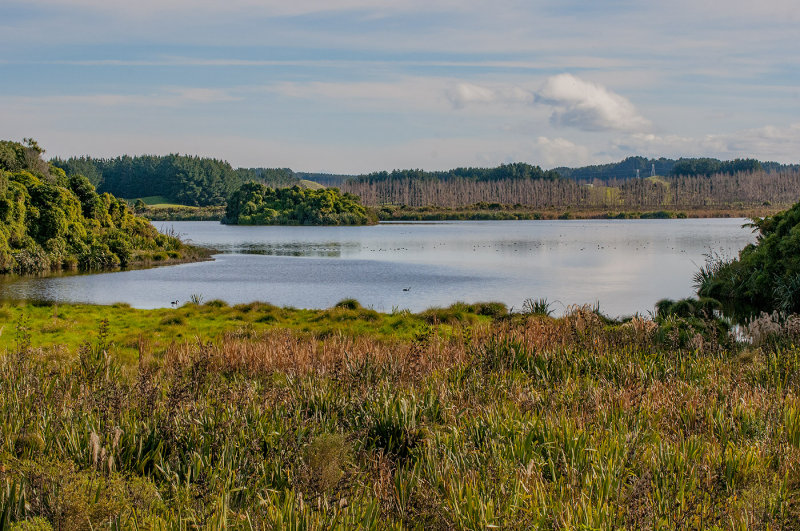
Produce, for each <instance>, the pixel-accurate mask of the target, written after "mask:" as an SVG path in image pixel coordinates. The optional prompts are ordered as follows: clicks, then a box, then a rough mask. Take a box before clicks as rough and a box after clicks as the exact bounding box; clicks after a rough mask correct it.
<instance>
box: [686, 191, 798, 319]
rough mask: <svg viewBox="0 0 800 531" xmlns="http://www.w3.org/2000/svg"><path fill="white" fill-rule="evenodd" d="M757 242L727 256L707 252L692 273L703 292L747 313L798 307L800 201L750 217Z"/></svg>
mask: <svg viewBox="0 0 800 531" xmlns="http://www.w3.org/2000/svg"><path fill="white" fill-rule="evenodd" d="M753 226H754V227H755V228H756V229H757V230H758V231H759V235H758V241H757V242H756V243H755V244H751V245H748V246H747V247H745V248H744V249H742V251H741V252H740V253H739V258H738V259H734V260H730V261H726V260H724V259H722V258H721V257H719V256H710V257H709V260H708V262H707V263H706V265H705V266H704V267H703V268H702V269H701V270H700V271H699V272H698V273H697V274H696V276H695V285H696V287H697V293H698V294H699V295H700V296H701V297H712V298H714V299H717V300H719V301H721V302H722V303H723V304H725V305H726V306H729V307H731V308H735V309H737V310H738V311H739V312H743V311H747V312H748V313H757V312H761V311H764V312H768V313H770V312H772V311H774V310H778V311H781V312H785V313H799V312H800V203H797V204H796V205H794V206H793V207H792V208H790V209H789V210H786V211H784V212H780V213H778V214H776V215H774V216H772V217H766V218H763V219H755V220H753Z"/></svg>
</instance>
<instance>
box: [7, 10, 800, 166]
mask: <svg viewBox="0 0 800 531" xmlns="http://www.w3.org/2000/svg"><path fill="white" fill-rule="evenodd" d="M798 27H800V10H798V9H797V7H796V0H792V1H786V0H761V1H759V2H752V1H749V0H748V1H744V0H727V1H726V2H719V1H714V2H711V1H705V0H692V1H689V0H669V1H664V0H661V1H651V0H604V1H601V0H592V1H589V0H586V1H579V0H562V1H540V0H493V1H483V0H424V1H423V0H391V1H389V0H380V1H377V0H327V1H326V0H294V1H292V2H289V1H287V0H280V1H277V0H224V1H223V0H137V1H132V0H0V139H10V140H21V139H22V138H24V137H32V138H35V139H36V140H37V141H38V142H39V144H40V145H41V146H42V147H44V148H45V149H46V150H47V155H49V156H59V157H68V156H72V155H91V156H96V157H114V156H118V155H122V154H130V155H136V154H145V153H147V154H167V153H185V154H191V155H201V156H210V157H215V158H219V159H224V160H227V161H229V162H230V163H231V164H232V165H233V166H234V167H241V166H243V167H257V166H262V167H289V168H292V169H294V170H295V171H310V172H328V173H364V172H370V171H376V170H391V169H395V168H422V169H427V170H441V169H449V168H454V167H461V166H496V165H498V164H501V163H509V162H517V161H521V162H528V163H531V164H535V165H540V166H542V167H543V168H552V167H557V166H580V165H586V164H598V163H606V162H613V161H618V160H621V159H623V158H625V157H627V156H631V155H641V156H645V157H662V156H663V157H670V158H675V157H681V156H685V157H697V156H710V157H718V158H721V159H733V158H746V157H755V158H758V159H761V160H775V161H779V162H784V163H798V162H800V39H798V38H797V35H798V30H797V28H798Z"/></svg>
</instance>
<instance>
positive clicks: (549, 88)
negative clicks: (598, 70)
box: [536, 74, 650, 131]
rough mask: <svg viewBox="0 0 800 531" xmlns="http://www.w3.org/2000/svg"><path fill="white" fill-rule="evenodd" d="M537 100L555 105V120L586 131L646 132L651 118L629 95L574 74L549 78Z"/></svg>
mask: <svg viewBox="0 0 800 531" xmlns="http://www.w3.org/2000/svg"><path fill="white" fill-rule="evenodd" d="M536 101H537V102H538V103H542V104H544V105H549V106H552V107H554V108H555V110H554V111H553V114H552V115H551V118H550V120H551V123H552V124H553V125H556V126H566V127H576V128H578V129H583V130H584V131H606V130H619V131H642V130H645V129H647V128H649V127H650V121H649V120H647V119H646V118H644V117H643V116H642V115H641V114H639V112H638V111H637V110H636V107H634V105H633V104H632V103H631V102H630V101H628V100H627V99H626V98H624V97H622V96H620V95H619V94H615V93H614V92H611V91H610V90H608V89H607V88H605V87H603V86H601V85H598V84H595V83H590V82H588V81H584V80H582V79H580V78H578V77H575V76H573V75H571V74H559V75H557V76H553V77H550V78H548V79H547V81H545V83H544V85H543V86H542V88H541V89H540V90H539V92H538V93H537V94H536Z"/></svg>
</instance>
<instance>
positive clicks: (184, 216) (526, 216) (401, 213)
mask: <svg viewBox="0 0 800 531" xmlns="http://www.w3.org/2000/svg"><path fill="white" fill-rule="evenodd" d="M186 208H187V209H189V208H197V207H186ZM370 208H373V209H374V210H375V211H376V212H377V214H378V218H379V220H380V221H381V222H386V221H388V222H392V221H517V220H518V221H530V220H569V219H686V218H688V219H712V218H715V219H725V218H746V219H752V218H756V217H757V218H763V217H767V216H772V215H775V214H777V213H778V212H780V211H782V210H785V209H786V208H788V206H787V205H777V206H773V205H770V206H759V207H755V206H754V207H747V208H715V207H685V208H678V209H674V210H673V209H669V207H662V208H652V209H631V210H620V209H599V208H569V207H564V208H552V209H547V210H528V209H524V208H522V209H520V208H513V207H508V206H502V207H501V208H497V209H473V208H469V207H464V208H449V207H430V206H425V207H406V208H401V207H395V208H388V207H370ZM140 215H142V216H143V217H145V218H146V219H147V220H149V221H150V222H158V221H221V220H222V216H221V215H216V214H215V213H213V212H209V213H206V214H199V213H197V212H195V211H188V210H187V211H176V210H168V211H165V209H153V210H148V211H144V212H142V213H141V214H140ZM270 226H292V225H270ZM309 226H312V225H309Z"/></svg>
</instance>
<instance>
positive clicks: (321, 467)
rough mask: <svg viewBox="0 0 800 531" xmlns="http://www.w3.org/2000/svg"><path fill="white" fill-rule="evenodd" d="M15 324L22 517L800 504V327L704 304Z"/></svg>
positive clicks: (12, 399)
mask: <svg viewBox="0 0 800 531" xmlns="http://www.w3.org/2000/svg"><path fill="white" fill-rule="evenodd" d="M0 312H2V320H3V323H4V325H3V333H2V335H0V340H2V345H3V350H4V353H3V355H2V356H1V357H0V415H2V419H1V420H0V430H2V433H1V435H2V436H0V487H2V488H0V515H2V521H0V527H3V528H14V527H15V526H16V527H17V528H19V529H31V528H34V527H33V526H38V527H35V528H37V529H49V528H50V527H52V528H55V529H99V528H105V527H113V528H141V529H147V528H151V529H166V528H223V527H227V528H231V529H285V528H292V529H330V528H338V529H355V528H362V529H378V528H381V529H387V528H394V529H406V528H411V529H414V528H420V529H421V528H425V529H454V528H455V529H485V528H487V527H498V528H507V529H531V528H537V527H538V528H584V529H609V528H630V529H674V528H698V529H705V528H713V527H717V528H737V529H744V528H748V529H758V528H762V529H767V528H772V529H777V528H785V529H791V528H792V526H793V525H794V524H796V522H797V521H798V518H800V480H798V478H799V477H800V475H798V472H799V471H800V396H798V394H797V390H798V389H800V350H798V348H797V347H796V346H794V345H796V344H797V340H798V339H800V327H799V326H798V325H797V321H796V319H795V320H790V321H784V322H783V323H782V324H777V322H775V321H773V320H772V318H771V317H764V318H761V319H756V320H754V321H753V322H752V323H751V324H750V326H749V327H748V329H747V330H748V331H749V332H750V337H751V341H750V342H748V343H740V342H737V341H736V340H735V339H734V338H733V336H731V335H729V334H728V333H727V331H726V328H725V327H724V326H722V325H721V324H720V321H719V320H718V319H717V318H715V317H714V316H713V312H709V311H707V307H706V306H704V305H702V304H693V303H692V301H683V302H682V301H678V302H677V303H671V304H667V303H663V304H661V305H660V307H659V312H658V313H657V314H656V315H655V316H654V317H653V318H652V319H649V318H633V319H628V320H624V321H613V320H609V319H608V318H606V317H604V316H603V315H601V314H599V313H598V312H597V311H596V310H595V309H592V308H588V307H584V308H581V307H573V308H571V309H570V311H569V312H568V313H567V314H566V315H565V316H563V317H561V318H553V317H550V316H549V315H548V314H549V312H550V305H549V304H548V303H547V301H544V300H531V301H530V303H529V304H526V305H525V306H524V308H523V311H522V312H519V313H514V314H509V313H508V311H507V309H506V308H505V307H504V306H503V305H501V304H488V303H487V304H474V305H468V304H456V305H453V306H451V307H448V308H439V309H432V310H429V311H427V312H422V313H419V314H411V313H408V312H403V311H395V312H392V313H391V314H380V313H377V312H374V311H372V310H369V309H365V308H362V307H361V306H360V305H359V304H358V303H357V302H356V301H354V300H345V301H342V302H341V303H340V304H338V305H336V306H335V307H334V308H331V309H329V310H293V309H290V308H277V307H274V306H271V305H267V304H259V303H254V304H248V305H240V306H235V307H229V306H227V305H226V304H225V303H223V302H221V301H209V302H207V303H205V304H187V305H184V306H182V307H180V308H175V309H164V310H134V309H131V308H128V307H126V306H125V305H116V306H111V307H98V306H72V305H58V306H55V305H50V304H47V303H38V304H37V303H17V304H5V305H3V306H2V308H0ZM23 523H24V525H25V526H28V527H23Z"/></svg>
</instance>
